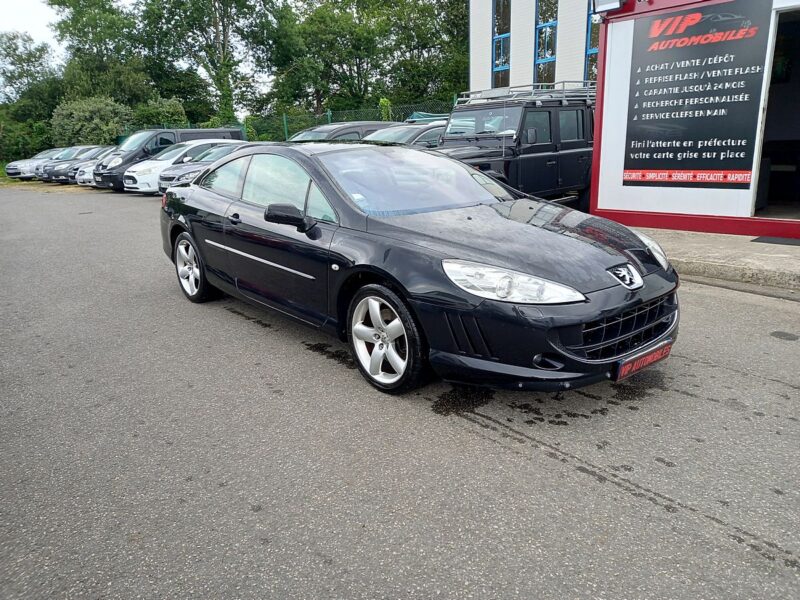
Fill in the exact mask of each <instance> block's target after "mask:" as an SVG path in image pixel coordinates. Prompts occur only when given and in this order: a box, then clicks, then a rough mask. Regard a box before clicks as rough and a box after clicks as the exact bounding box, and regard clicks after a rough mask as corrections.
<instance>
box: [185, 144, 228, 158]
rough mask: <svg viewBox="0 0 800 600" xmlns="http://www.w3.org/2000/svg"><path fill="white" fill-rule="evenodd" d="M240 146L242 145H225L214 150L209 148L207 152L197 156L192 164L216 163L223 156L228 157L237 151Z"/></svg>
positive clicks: (215, 147)
mask: <svg viewBox="0 0 800 600" xmlns="http://www.w3.org/2000/svg"><path fill="white" fill-rule="evenodd" d="M239 146H240V144H223V145H221V146H214V147H213V148H209V149H208V150H206V151H205V152H201V153H200V154H198V155H197V156H195V157H194V158H193V159H192V160H191V162H214V161H215V160H219V159H220V158H222V157H223V156H227V155H228V154H230V153H231V152H233V151H234V150H237V149H238V148H239Z"/></svg>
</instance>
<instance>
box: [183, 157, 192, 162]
mask: <svg viewBox="0 0 800 600" xmlns="http://www.w3.org/2000/svg"><path fill="white" fill-rule="evenodd" d="M182 162H185V163H187V162H192V157H191V156H184V157H183V161H182Z"/></svg>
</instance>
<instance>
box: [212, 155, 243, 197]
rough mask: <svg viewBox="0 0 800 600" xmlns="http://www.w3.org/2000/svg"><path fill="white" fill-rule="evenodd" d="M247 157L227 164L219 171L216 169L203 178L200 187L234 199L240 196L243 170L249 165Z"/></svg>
mask: <svg viewBox="0 0 800 600" xmlns="http://www.w3.org/2000/svg"><path fill="white" fill-rule="evenodd" d="M247 159H248V157H247V156H244V157H242V158H237V159H236V160H232V161H231V162H229V163H225V164H224V165H222V166H221V167H219V168H218V169H214V170H213V171H211V173H209V174H208V175H206V176H205V177H204V178H203V181H202V182H200V186H201V187H204V188H206V189H207V190H211V191H212V192H216V193H218V194H223V195H225V196H232V197H234V198H236V197H238V195H239V183H240V182H241V179H242V170H243V169H244V167H245V166H246V165H247Z"/></svg>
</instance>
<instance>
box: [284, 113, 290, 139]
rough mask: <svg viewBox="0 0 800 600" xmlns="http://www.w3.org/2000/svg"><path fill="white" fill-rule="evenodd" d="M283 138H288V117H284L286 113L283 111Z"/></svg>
mask: <svg viewBox="0 0 800 600" xmlns="http://www.w3.org/2000/svg"><path fill="white" fill-rule="evenodd" d="M283 139H284V140H288V139H289V119H287V118H286V113H283Z"/></svg>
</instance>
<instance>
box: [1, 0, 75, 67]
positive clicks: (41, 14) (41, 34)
mask: <svg viewBox="0 0 800 600" xmlns="http://www.w3.org/2000/svg"><path fill="white" fill-rule="evenodd" d="M0 15H3V18H2V19H0V31H25V32H27V33H29V34H30V36H31V37H32V38H33V39H34V40H35V41H36V42H46V43H48V44H50V46H52V48H53V49H54V50H56V52H57V53H58V54H61V49H62V46H61V44H59V43H58V40H56V36H55V34H54V33H53V31H52V30H51V29H50V27H49V24H50V23H53V22H54V21H55V20H56V11H54V10H53V9H52V8H50V7H49V6H47V4H45V2H44V0H0Z"/></svg>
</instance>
